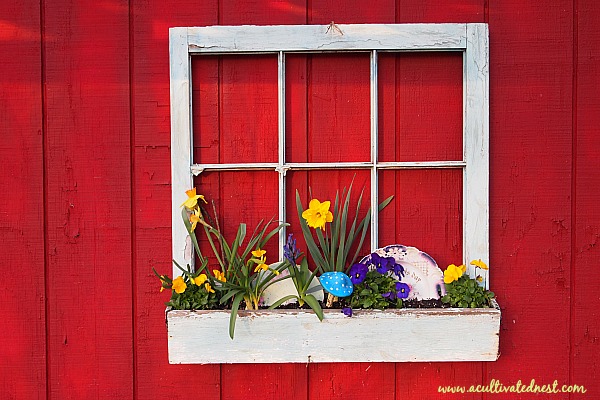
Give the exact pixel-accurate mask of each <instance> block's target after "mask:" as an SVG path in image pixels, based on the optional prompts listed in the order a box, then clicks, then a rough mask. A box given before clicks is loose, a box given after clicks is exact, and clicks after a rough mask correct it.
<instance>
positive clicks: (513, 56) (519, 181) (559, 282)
mask: <svg viewBox="0 0 600 400" xmlns="http://www.w3.org/2000/svg"><path fill="white" fill-rule="evenodd" d="M572 4H573V3H572V2H571V1H560V2H557V1H541V2H537V3H536V4H524V3H522V2H516V1H514V2H513V1H507V2H502V3H496V2H490V9H489V19H490V25H491V26H493V27H494V28H493V33H492V31H490V33H491V34H490V47H491V51H490V55H491V57H490V77H491V79H490V83H491V87H490V93H491V104H492V105H495V106H493V107H492V109H491V114H490V116H491V118H490V121H491V122H490V130H491V132H492V143H491V145H490V148H491V165H490V170H491V171H492V174H493V176H492V178H491V179H490V184H491V187H490V200H491V201H490V203H491V204H493V207H492V209H491V215H490V224H491V232H493V234H492V237H493V246H492V247H491V255H490V268H491V279H492V281H491V285H490V286H491V288H492V289H493V290H494V292H495V293H496V294H497V296H498V302H499V303H500V304H501V306H502V308H503V315H502V325H501V333H500V337H501V339H500V352H501V354H502V355H501V357H500V359H499V360H498V361H497V362H496V363H492V364H486V369H487V373H486V376H485V379H486V381H489V379H491V378H494V379H498V380H501V381H507V382H508V381H511V380H514V379H515V377H516V376H519V377H523V379H531V378H535V379H536V381H548V382H553V381H554V380H557V381H558V382H566V381H568V379H569V342H570V333H569V328H570V324H569V317H570V305H569V295H570V287H569V286H570V269H571V265H570V263H571V245H572V244H571V229H573V227H572V226H571V189H572V188H571V178H572V176H571V173H572V162H573V161H572V140H571V139H572V79H573V66H572V62H573V59H572V57H573V52H572V43H573V31H572V26H573V12H572V10H573V7H572ZM517 8H518V10H519V12H518V13H515V10H516V9H517ZM558 49H560V50H558ZM557 88H560V89H559V90H557ZM548 305H551V312H544V311H543V310H546V309H547V308H548ZM549 328H550V329H549ZM549 349H551V351H549ZM505 397H506V398H509V399H510V398H519V396H517V395H514V396H505Z"/></svg>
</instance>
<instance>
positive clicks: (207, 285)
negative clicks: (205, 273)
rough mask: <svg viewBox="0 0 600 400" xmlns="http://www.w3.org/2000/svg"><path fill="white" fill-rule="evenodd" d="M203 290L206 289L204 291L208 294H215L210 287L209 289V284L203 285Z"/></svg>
mask: <svg viewBox="0 0 600 400" xmlns="http://www.w3.org/2000/svg"><path fill="white" fill-rule="evenodd" d="M204 288H205V289H206V291H207V292H208V293H214V292H215V289H213V288H212V287H210V283H208V282H207V283H205V284H204Z"/></svg>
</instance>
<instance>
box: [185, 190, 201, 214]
mask: <svg viewBox="0 0 600 400" xmlns="http://www.w3.org/2000/svg"><path fill="white" fill-rule="evenodd" d="M185 194H187V195H188V199H187V200H186V201H184V202H183V204H181V206H180V207H183V206H186V207H187V208H189V209H190V210H191V209H192V208H194V207H196V205H197V204H198V199H200V200H202V201H203V202H205V203H206V200H205V199H204V196H202V195H201V194H196V188H193V189H190V190H187V191H186V192H185Z"/></svg>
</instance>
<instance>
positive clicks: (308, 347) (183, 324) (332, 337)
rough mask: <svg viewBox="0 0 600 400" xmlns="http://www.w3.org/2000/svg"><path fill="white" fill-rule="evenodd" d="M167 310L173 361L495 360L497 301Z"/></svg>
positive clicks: (498, 309) (498, 320) (498, 311)
mask: <svg viewBox="0 0 600 400" xmlns="http://www.w3.org/2000/svg"><path fill="white" fill-rule="evenodd" d="M228 324H229V312H228V311H180V310H167V328H168V335H169V362H170V363H171V364H220V363H309V362H380V361H381V362H407V361H408V362H412V361H495V360H497V359H498V356H499V353H498V342H499V332H500V308H499V307H498V304H497V303H496V302H494V308H479V309H462V308H443V309H440V308H435V309H398V310H386V311H377V310H368V311H362V310H358V311H355V312H354V315H353V316H352V317H346V316H345V315H344V314H343V313H342V312H341V311H340V310H325V319H324V320H323V321H322V322H319V320H318V319H317V317H316V316H315V315H314V314H313V313H312V312H311V311H310V310H307V311H304V310H272V311H267V310H261V311H240V312H239V314H238V318H237V322H236V328H235V338H234V340H231V339H230V338H229V335H228V326H229V325H228Z"/></svg>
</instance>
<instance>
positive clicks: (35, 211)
mask: <svg viewBox="0 0 600 400" xmlns="http://www.w3.org/2000/svg"><path fill="white" fill-rule="evenodd" d="M0 16H2V17H0V57H1V58H2V63H0V160H2V168H3V173H2V178H1V180H2V184H1V185H0V186H1V187H2V190H0V243H1V244H0V255H1V256H0V259H1V260H2V270H3V272H4V274H5V278H4V279H2V281H1V283H0V321H2V322H1V325H2V334H1V335H0V360H2V361H1V362H0V397H3V398H15V399H17V398H18V399H36V398H40V399H41V398H44V397H45V395H46V379H47V375H46V311H45V279H44V268H45V254H44V209H45V205H44V204H45V203H44V195H45V193H44V180H43V178H44V158H43V138H44V137H43V134H42V74H41V71H42V67H41V65H42V57H41V55H40V51H41V40H42V34H41V32H40V10H39V2H37V1H23V2H18V3H15V2H2V3H1V4H0ZM19 281H21V282H26V283H24V284H18V283H17V282H19Z"/></svg>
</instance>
